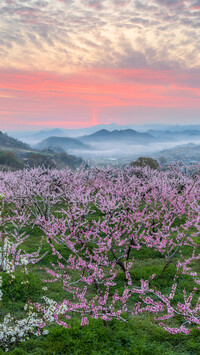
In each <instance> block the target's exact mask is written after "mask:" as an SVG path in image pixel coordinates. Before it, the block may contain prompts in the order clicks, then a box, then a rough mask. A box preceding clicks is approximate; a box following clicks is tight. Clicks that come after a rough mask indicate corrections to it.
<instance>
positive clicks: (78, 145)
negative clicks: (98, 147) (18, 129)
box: [36, 137, 90, 151]
mask: <svg viewBox="0 0 200 355" xmlns="http://www.w3.org/2000/svg"><path fill="white" fill-rule="evenodd" d="M57 147H60V148H62V149H64V150H65V151H69V150H73V149H79V150H86V149H90V147H89V146H87V145H86V144H84V143H83V142H80V141H79V140H78V139H74V138H69V137H49V138H47V139H44V140H43V141H41V142H40V143H38V144H37V146H36V148H37V149H40V150H42V149H47V148H57Z"/></svg>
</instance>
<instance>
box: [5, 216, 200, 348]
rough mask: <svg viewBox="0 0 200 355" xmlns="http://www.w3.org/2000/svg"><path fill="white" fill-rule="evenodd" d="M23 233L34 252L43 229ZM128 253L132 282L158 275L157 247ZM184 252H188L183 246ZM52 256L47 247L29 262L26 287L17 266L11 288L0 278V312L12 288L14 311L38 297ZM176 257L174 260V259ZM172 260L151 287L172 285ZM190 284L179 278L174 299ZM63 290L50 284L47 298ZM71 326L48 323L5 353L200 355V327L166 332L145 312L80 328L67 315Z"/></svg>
mask: <svg viewBox="0 0 200 355" xmlns="http://www.w3.org/2000/svg"><path fill="white" fill-rule="evenodd" d="M94 217H95V218H96V219H98V218H99V217H100V215H98V213H97V214H96V216H94V215H93V216H92V217H91V216H89V219H90V221H91V223H92V219H93V218H94ZM177 223H180V221H177ZM26 233H27V234H30V237H29V238H28V239H27V240H26V242H25V244H26V250H27V251H33V250H35V249H33V246H34V248H36V247H37V245H38V246H39V241H40V236H41V235H42V232H41V230H39V229H38V228H37V227H35V228H34V229H32V228H28V227H27V228H26ZM48 249H49V245H48V244H47V243H44V244H43V250H42V251H47V250H48ZM66 253H68V251H66ZM132 253H133V256H134V258H135V259H134V267H133V271H132V277H133V279H134V284H138V285H139V280H140V279H141V278H143V279H147V278H148V277H149V276H150V275H152V274H153V273H156V274H157V275H160V274H161V271H162V269H163V267H164V265H165V264H166V261H165V259H164V257H163V256H162V255H161V254H160V253H159V252H155V251H153V250H152V249H150V248H145V247H143V248H142V249H141V250H140V251H135V250H133V251H132ZM184 254H185V255H187V254H188V249H187V248H186V247H185V249H184ZM66 256H67V255H66ZM50 261H51V262H53V261H54V260H53V256H52V255H51V252H50V250H49V254H47V255H46V256H45V257H44V258H43V259H42V260H41V261H40V262H39V263H37V264H35V265H34V266H31V268H30V269H29V274H28V275H27V276H26V278H27V279H28V280H29V284H28V286H27V289H25V288H24V287H22V285H21V282H23V280H24V275H23V273H22V272H20V270H19V271H18V273H17V274H16V279H15V280H14V282H13V288H12V292H11V288H10V285H9V283H8V282H7V283H6V282H5V283H4V288H3V294H4V297H3V310H2V312H1V315H3V314H4V313H5V314H6V313H7V312H11V309H12V301H11V300H12V296H11V294H12V293H13V294H14V298H15V303H14V310H15V313H16V314H17V315H20V314H21V313H22V310H23V305H24V303H25V302H26V298H27V296H28V297H29V298H30V299H31V300H32V301H37V300H40V298H41V296H42V295H43V291H42V286H44V284H43V282H42V281H41V280H42V279H44V278H46V273H45V270H44V268H45V267H46V266H49V262H50ZM175 262H176V259H174V263H175ZM174 263H171V264H170V266H169V267H168V268H167V270H166V271H165V274H164V277H163V278H159V276H157V277H156V278H155V279H154V280H153V284H154V286H156V287H158V289H162V291H163V292H165V291H168V290H169V288H170V286H171V280H172V279H173V277H174V275H175V271H176V268H175V265H174ZM197 266H198V265H197ZM197 266H195V268H197ZM3 277H5V278H6V277H7V278H8V275H5V274H4V275H3ZM124 282H125V278H124V274H123V272H121V273H119V276H118V279H117V289H118V290H119V292H120V288H121V289H123V285H124ZM5 285H6V286H5ZM193 287H194V283H193V282H191V278H189V277H188V278H187V276H184V277H180V279H179V287H178V289H179V292H177V294H176V301H177V300H180V301H182V290H183V289H187V290H188V291H192V289H193ZM91 292H92V288H91ZM64 295H65V291H64V290H63V289H62V283H59V282H57V283H50V284H48V296H49V297H51V298H53V299H55V300H57V301H59V300H60V299H63V298H64ZM177 322H178V320H177ZM171 325H172V326H175V325H178V323H177V324H174V320H172V324H171ZM69 326H70V328H69V329H64V328H62V327H60V326H53V325H51V326H50V327H49V334H48V335H46V336H40V337H31V339H30V340H29V341H26V342H24V343H21V344H19V345H18V346H17V347H16V348H15V349H14V350H12V351H10V352H9V354H13V355H14V354H15V355H17V354H21V355H25V354H32V355H39V354H41V355H42V354H46V355H48V354H52V355H58V354H60V355H62V354H160V353H162V354H163V355H164V354H166V355H167V354H169V355H170V354H171V355H172V354H200V335H199V331H198V330H193V331H192V332H191V333H190V335H184V334H178V335H172V334H169V333H167V332H166V331H165V330H164V329H162V328H161V327H159V325H158V323H156V322H155V320H154V315H152V314H146V313H143V314H142V315H138V316H135V317H131V318H130V319H129V322H128V324H126V323H122V322H119V321H111V322H108V323H107V324H106V326H105V324H104V323H103V321H102V320H95V319H92V318H90V320H89V325H88V326H84V327H82V326H81V325H80V320H79V319H77V318H76V317H75V316H72V318H71V320H69ZM3 353H4V352H3V350H0V354H3Z"/></svg>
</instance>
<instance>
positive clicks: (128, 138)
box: [79, 129, 157, 145]
mask: <svg viewBox="0 0 200 355" xmlns="http://www.w3.org/2000/svg"><path fill="white" fill-rule="evenodd" d="M79 140H80V141H81V142H83V143H88V144H95V143H98V144H99V143H101V144H111V143H114V144H119V143H120V144H126V145H136V144H141V145H146V144H149V143H153V142H156V141H157V139H156V138H155V137H153V136H152V135H151V134H149V133H140V132H137V131H135V130H133V129H125V130H114V131H112V132H110V131H107V130H106V129H102V130H100V131H98V132H96V133H93V134H91V135H87V136H82V137H79Z"/></svg>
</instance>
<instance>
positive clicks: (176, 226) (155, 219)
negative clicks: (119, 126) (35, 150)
mask: <svg viewBox="0 0 200 355" xmlns="http://www.w3.org/2000/svg"><path fill="white" fill-rule="evenodd" d="M0 192H1V193H2V196H1V200H2V207H1V210H2V216H1V234H0V238H1V240H0V243H1V244H0V245H1V250H0V270H1V275H2V277H3V275H4V274H5V273H7V274H9V277H10V279H9V280H10V281H9V282H10V287H11V288H12V282H13V279H14V277H15V272H16V270H19V271H20V272H22V273H23V275H24V282H23V283H22V287H26V284H27V282H28V281H27V279H26V273H27V272H28V270H31V266H32V265H35V264H37V263H38V265H40V261H41V260H42V258H45V256H46V253H47V252H48V253H51V254H52V262H51V263H50V264H49V265H47V264H45V266H44V269H45V271H46V275H47V276H46V279H45V280H43V281H44V287H43V292H44V295H43V298H42V300H41V299H40V300H38V302H37V303H35V302H33V301H32V300H31V295H29V296H27V302H26V304H25V306H24V314H25V317H24V318H23V319H18V318H17V317H16V315H15V313H14V311H13V312H12V314H7V315H5V316H4V318H3V319H2V323H1V324H0V330H1V331H0V333H1V336H0V342H1V344H2V346H3V348H4V349H10V348H11V347H13V346H15V344H16V343H17V342H19V341H22V340H25V339H26V338H27V337H28V336H29V334H30V333H33V334H36V335H40V334H42V333H47V330H46V329H45V327H46V326H47V325H48V324H49V323H52V322H55V323H58V324H60V325H62V326H64V327H66V328H67V327H68V326H69V324H70V318H71V316H72V314H77V316H78V315H79V316H80V319H81V324H82V325H86V324H88V323H89V319H90V317H93V318H101V319H102V320H103V321H104V323H105V324H106V323H107V322H108V321H110V320H112V319H114V318H116V319H118V320H119V321H124V322H128V319H129V318H130V317H131V316H135V315H137V314H139V313H142V312H151V313H153V314H155V319H156V320H157V321H158V324H159V325H160V326H162V327H164V328H165V329H166V330H167V331H168V332H171V333H174V334H176V333H179V332H183V333H185V334H189V333H190V331H191V329H192V328H193V327H197V328H198V329H199V328H200V297H199V298H198V292H199V284H200V279H199V275H198V263H199V260H200V251H199V250H200V249H199V231H200V205H199V202H200V177H199V175H198V172H196V173H190V174H188V173H184V172H183V171H182V170H180V169H178V168H176V169H174V168H173V169H170V170H169V171H165V172H163V171H154V170H151V169H148V168H130V167H129V168H119V169H113V168H107V169H98V168H94V169H90V170H84V169H81V170H79V171H75V172H72V171H70V170H61V171H58V170H43V169H40V168H39V169H32V170H24V171H19V172H15V173H0ZM27 227H28V228H29V229H31V228H32V229H33V230H34V228H35V230H38V231H40V235H41V234H42V237H41V240H40V245H39V247H37V248H36V250H34V251H31V252H30V251H28V249H27V245H28V244H30V241H29V243H27V241H28V240H30V238H31V235H30V236H29V235H27V233H26V230H27ZM38 235H39V234H38ZM38 238H40V237H38ZM44 244H45V248H46V249H45V250H46V251H45V252H44V251H43V245H44ZM47 247H48V248H47ZM33 249H34V245H33ZM47 249H48V251H47ZM146 250H150V251H151V253H152V255H155V253H156V255H157V256H159V257H160V260H161V265H162V268H161V269H159V273H158V274H156V275H155V274H151V275H149V276H148V278H147V279H143V278H141V280H140V281H139V282H138V279H137V277H136V275H135V268H136V264H137V257H138V255H139V254H140V255H142V254H143V253H145V251H146ZM48 260H49V258H48ZM163 261H164V262H163ZM171 265H173V266H174V275H173V279H172V280H171V284H169V285H168V291H167V292H163V290H162V289H157V287H156V286H155V285H156V282H154V281H155V280H158V278H160V279H162V278H165V275H166V272H167V270H168V268H169V267H170V266H171ZM184 277H185V278H191V285H194V287H192V289H191V290H185V289H183V290H182V298H181V300H180V297H178V298H177V293H178V292H179V294H180V290H179V286H180V284H181V282H180V280H182V279H183V278H184ZM2 280H3V279H2V278H1V283H2ZM52 282H55V283H59V285H62V286H61V287H62V288H63V290H64V291H65V292H64V294H65V296H64V297H63V296H62V298H61V297H60V299H59V300H54V299H51V298H49V297H48V284H49V283H52ZM62 295H63V292H62ZM13 302H14V297H13ZM13 308H14V307H13ZM171 318H173V319H174V324H176V326H174V327H173V328H172V327H169V326H168V323H167V322H168V319H171Z"/></svg>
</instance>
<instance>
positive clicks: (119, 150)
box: [68, 139, 200, 160]
mask: <svg viewBox="0 0 200 355" xmlns="http://www.w3.org/2000/svg"><path fill="white" fill-rule="evenodd" d="M189 143H190V144H191V143H193V144H197V145H198V144H200V139H196V140H193V141H192V142H191V140H183V141H178V142H159V143H150V144H148V145H139V144H137V145H126V144H120V142H119V144H116V145H114V144H113V143H112V144H104V145H103V146H102V144H101V145H98V144H95V145H91V147H92V148H93V149H91V150H78V149H73V150H70V151H68V153H71V154H74V155H77V156H80V157H82V158H84V159H91V160H104V159H105V160H109V159H111V160H112V159H122V158H127V159H130V160H131V159H135V158H137V157H139V156H153V155H154V154H156V153H160V154H159V155H160V156H161V155H162V151H163V150H168V149H172V148H175V147H178V146H181V145H187V144H189ZM156 155H158V154H156Z"/></svg>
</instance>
